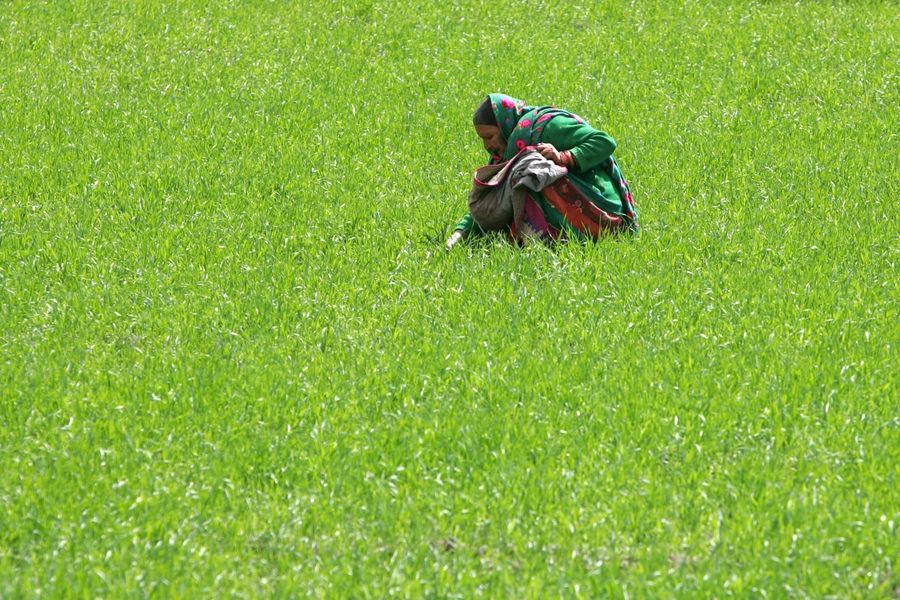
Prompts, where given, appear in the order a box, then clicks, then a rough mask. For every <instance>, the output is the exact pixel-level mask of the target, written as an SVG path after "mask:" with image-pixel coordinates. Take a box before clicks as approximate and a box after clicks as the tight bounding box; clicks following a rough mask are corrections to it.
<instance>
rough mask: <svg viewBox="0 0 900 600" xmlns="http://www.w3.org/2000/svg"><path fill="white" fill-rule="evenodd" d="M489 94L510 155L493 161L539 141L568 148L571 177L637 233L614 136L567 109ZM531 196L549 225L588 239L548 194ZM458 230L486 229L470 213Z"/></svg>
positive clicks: (493, 158)
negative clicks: (548, 198)
mask: <svg viewBox="0 0 900 600" xmlns="http://www.w3.org/2000/svg"><path fill="white" fill-rule="evenodd" d="M489 98H490V101H491V108H492V109H493V112H494V116H495V118H496V119H497V124H498V125H499V127H500V134H501V135H502V136H503V138H504V139H505V140H506V142H507V147H506V153H505V155H504V156H499V155H497V154H491V160H490V163H491V164H496V163H499V162H504V161H507V160H510V159H512V158H514V157H515V156H516V155H517V154H518V153H519V152H521V151H522V150H524V149H525V148H527V147H530V146H535V145H537V144H540V143H546V144H552V145H553V146H554V147H555V148H556V149H557V150H558V151H560V152H563V151H566V150H568V151H570V152H571V153H572V156H573V157H574V158H575V160H576V161H577V163H578V165H577V166H576V167H572V168H570V169H569V174H568V179H569V181H570V182H571V183H572V184H574V185H575V187H576V188H577V189H578V190H579V191H580V192H581V193H582V194H583V195H584V196H585V197H586V198H587V199H588V200H590V202H592V203H593V204H594V205H595V206H596V207H597V208H598V209H600V210H601V211H603V212H605V213H607V214H608V215H610V216H613V217H620V218H621V219H620V222H621V224H622V228H624V229H627V230H628V231H631V232H637V230H638V224H637V213H636V211H635V207H634V200H633V199H632V196H631V192H630V191H629V189H628V185H627V182H626V181H625V178H624V177H623V176H622V172H621V171H620V170H619V167H618V165H617V164H616V161H615V159H614V158H613V157H612V153H613V151H614V150H615V149H616V143H615V141H613V139H612V138H611V137H609V135H607V134H606V133H604V132H602V131H598V130H596V129H594V128H593V127H591V126H590V125H588V124H587V123H585V122H584V120H583V119H581V117H579V116H578V115H575V114H573V113H571V112H568V111H565V110H560V109H557V108H554V107H552V106H540V107H533V106H527V105H526V104H525V103H524V102H522V101H521V100H517V99H515V98H511V97H509V96H506V95H504V94H491V95H490V96H489ZM531 197H532V198H533V200H534V203H535V204H536V206H537V207H539V208H540V211H541V212H542V213H543V218H544V219H545V220H546V225H548V226H549V227H550V228H552V229H553V230H556V231H558V232H560V233H564V234H565V236H566V237H567V238H568V239H586V236H585V233H584V231H582V229H580V228H578V227H575V226H573V223H572V222H571V221H570V220H569V219H567V218H566V217H565V216H564V215H563V214H562V213H561V212H560V211H559V210H557V209H556V208H555V206H554V205H553V204H551V203H550V202H548V201H547V199H546V198H545V197H544V195H543V194H541V193H540V192H532V193H531ZM456 230H458V231H463V232H465V233H466V234H476V235H478V234H481V233H483V231H482V230H481V228H480V227H479V226H478V225H477V223H475V220H474V219H473V218H472V215H471V213H469V214H466V216H465V217H463V219H462V220H461V221H460V222H459V223H458V224H457V225H456ZM554 237H555V236H554Z"/></svg>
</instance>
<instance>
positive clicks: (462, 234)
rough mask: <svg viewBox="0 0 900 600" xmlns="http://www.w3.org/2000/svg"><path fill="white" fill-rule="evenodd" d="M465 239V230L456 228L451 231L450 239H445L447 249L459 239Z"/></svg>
mask: <svg viewBox="0 0 900 600" xmlns="http://www.w3.org/2000/svg"><path fill="white" fill-rule="evenodd" d="M464 239H466V232H465V231H462V230H459V229H458V230H456V231H454V232H453V235H451V236H450V239H448V240H447V250H450V249H452V248H453V246H455V245H456V244H457V243H459V241H460V240H464Z"/></svg>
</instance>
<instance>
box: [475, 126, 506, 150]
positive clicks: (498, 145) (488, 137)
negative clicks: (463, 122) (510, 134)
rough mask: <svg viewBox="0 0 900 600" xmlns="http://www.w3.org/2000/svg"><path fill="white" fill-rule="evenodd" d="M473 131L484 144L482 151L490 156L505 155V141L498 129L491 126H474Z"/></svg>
mask: <svg viewBox="0 0 900 600" xmlns="http://www.w3.org/2000/svg"><path fill="white" fill-rule="evenodd" d="M475 131H476V132H477V133H478V137H480V138H481V143H482V144H484V149H485V150H487V151H488V152H490V153H491V154H496V155H497V156H499V157H501V158H502V157H503V155H504V154H506V140H504V139H503V136H502V135H500V128H499V127H495V126H493V125H476V126H475Z"/></svg>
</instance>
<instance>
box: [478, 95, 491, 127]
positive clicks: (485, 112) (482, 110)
mask: <svg viewBox="0 0 900 600" xmlns="http://www.w3.org/2000/svg"><path fill="white" fill-rule="evenodd" d="M472 121H474V122H475V125H491V126H493V127H497V117H495V116H494V108H493V107H492V106H491V97H490V96H488V97H487V98H485V99H484V102H482V103H481V106H479V107H478V110H476V111H475V117H474V118H473V119H472Z"/></svg>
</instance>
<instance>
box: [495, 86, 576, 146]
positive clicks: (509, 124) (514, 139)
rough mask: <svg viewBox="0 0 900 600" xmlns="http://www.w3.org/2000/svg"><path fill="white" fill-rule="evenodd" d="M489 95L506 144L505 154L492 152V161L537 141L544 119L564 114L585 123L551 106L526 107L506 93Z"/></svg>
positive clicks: (547, 119)
mask: <svg viewBox="0 0 900 600" xmlns="http://www.w3.org/2000/svg"><path fill="white" fill-rule="evenodd" d="M488 98H490V100H491V108H493V109H494V116H495V117H496V118H497V125H498V126H499V127H500V135H502V136H503V139H504V140H506V143H507V147H506V156H503V157H500V156H495V155H492V156H491V159H492V162H500V161H502V160H509V159H510V158H512V157H513V156H515V155H516V154H517V153H519V152H521V151H522V150H524V149H525V148H526V147H528V146H534V145H537V144H539V143H540V141H541V138H542V136H543V131H544V126H545V124H546V122H547V121H549V120H550V119H552V118H554V117H561V116H566V117H571V118H573V119H575V120H576V121H578V122H579V123H584V120H583V119H582V118H581V117H579V116H578V115H576V114H574V113H571V112H569V111H567V110H560V109H558V108H555V107H553V106H528V105H526V104H525V103H524V102H523V101H521V100H518V99H516V98H513V97H511V96H507V95H506V94H490V95H489V96H488Z"/></svg>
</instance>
